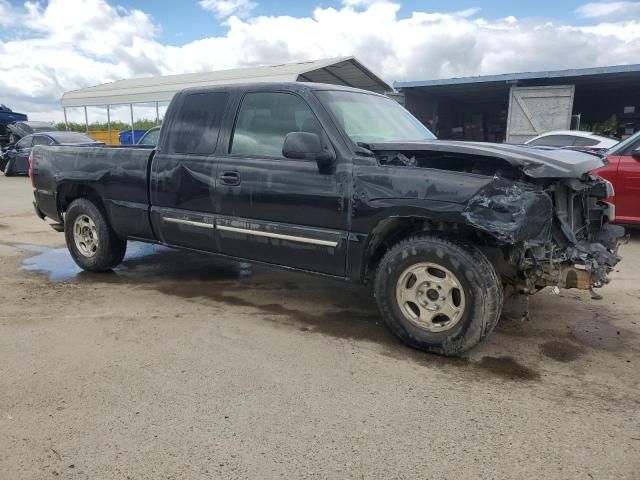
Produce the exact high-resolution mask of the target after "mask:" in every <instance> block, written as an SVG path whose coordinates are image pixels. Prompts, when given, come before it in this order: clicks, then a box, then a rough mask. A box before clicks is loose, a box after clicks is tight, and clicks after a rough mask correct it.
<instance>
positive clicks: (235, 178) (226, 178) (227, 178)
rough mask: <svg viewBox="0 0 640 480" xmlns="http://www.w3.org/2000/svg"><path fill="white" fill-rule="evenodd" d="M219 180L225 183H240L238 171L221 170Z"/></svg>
mask: <svg viewBox="0 0 640 480" xmlns="http://www.w3.org/2000/svg"><path fill="white" fill-rule="evenodd" d="M220 181H221V182H222V183H223V184H225V185H231V186H233V185H240V175H239V174H238V172H223V173H221V174H220Z"/></svg>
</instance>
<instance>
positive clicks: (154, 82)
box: [61, 57, 393, 109]
mask: <svg viewBox="0 0 640 480" xmlns="http://www.w3.org/2000/svg"><path fill="white" fill-rule="evenodd" d="M250 82H318V83H329V84H335V85H345V86H349V87H356V88H362V89H364V90H370V91H373V92H378V93H384V92H389V91H391V90H393V88H392V87H391V86H390V85H389V84H387V83H386V82H385V81H384V80H382V79H381V78H380V77H378V76H377V75H375V74H374V73H372V72H371V70H369V69H368V68H366V67H365V66H364V65H363V64H362V63H360V62H359V61H358V60H357V59H356V58H355V57H338V58H328V59H322V60H313V61H308V62H297V63H285V64H280V65H271V66H262V67H253V68H238V69H234V70H221V71H217V72H206V73H188V74H181V75H166V76H156V77H145V78H132V79H126V80H117V81H115V82H110V83H105V84H102V85H96V86H93V87H87V88H83V89H80V90H73V91H70V92H66V93H65V94H64V95H63V96H62V100H61V103H62V106H63V107H64V108H65V109H66V108H69V107H89V106H104V105H123V104H134V103H151V102H166V101H169V100H171V98H173V96H174V95H175V94H176V93H177V92H179V91H180V90H183V89H185V88H189V87H203V86H209V85H224V84H234V83H250Z"/></svg>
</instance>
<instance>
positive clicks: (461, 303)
mask: <svg viewBox="0 0 640 480" xmlns="http://www.w3.org/2000/svg"><path fill="white" fill-rule="evenodd" d="M602 162H603V161H602V160H601V159H600V158H599V157H597V156H594V155H590V154H586V153H580V152H575V151H568V150H554V149H536V148H532V147H524V146H510V145H497V144H488V143H466V142H450V141H441V140H437V139H435V137H434V136H433V134H432V133H431V132H430V131H429V130H428V129H427V128H425V127H424V126H423V125H422V124H421V123H420V122H419V121H418V120H416V119H415V118H414V117H413V116H412V115H411V114H410V113H409V112H407V111H406V110H405V109H404V108H402V107H401V106H400V105H399V104H398V103H396V102H395V101H393V100H391V99H389V98H387V97H385V96H382V95H377V94H373V93H370V92H366V91H361V90H356V89H351V88H342V87H338V86H335V85H322V84H312V83H277V84H276V83H274V84H268V83H265V84H247V85H231V86H216V87H208V88H198V89H189V90H185V91H183V92H180V93H179V94H177V95H176V96H175V97H174V99H173V101H172V102H171V105H170V107H169V110H168V111H167V115H166V118H165V121H164V124H163V126H162V130H161V133H160V138H159V141H158V145H157V148H144V147H128V148H122V147H100V148H87V147H69V146H66V147H36V148H35V149H34V150H33V154H32V156H31V176H32V182H33V186H34V188H35V192H34V194H35V204H34V205H35V208H36V212H37V214H38V215H39V216H40V217H41V218H43V219H44V218H45V217H49V218H50V219H52V220H53V222H55V223H54V224H53V226H54V228H56V229H57V230H60V231H62V230H64V232H65V236H66V242H67V246H68V248H69V251H70V253H71V255H72V256H73V258H74V260H75V261H76V262H77V263H78V265H80V266H81V267H82V268H84V269H86V270H91V271H97V272H100V271H105V270H109V269H111V268H113V267H115V266H116V265H118V264H119V263H120V262H121V261H122V259H123V257H124V255H125V250H126V245H127V240H128V239H135V240H141V241H144V242H156V243H161V244H164V245H169V246H172V247H179V248H185V249H192V250H198V251H202V252H209V253H213V254H218V255H223V256H226V257H230V258H236V259H243V260H249V261H255V262H263V263H266V264H270V265H276V266H280V267H286V268H293V269H297V270H304V271H308V272H313V273H318V274H323V275H328V276H332V277H335V278H338V279H344V280H350V281H355V282H362V283H368V282H373V283H374V292H375V293H374V294H375V298H376V300H377V303H378V306H379V308H380V311H381V313H382V316H383V318H384V320H385V321H386V323H387V324H388V326H389V328H390V329H391V330H392V331H393V332H394V333H395V334H396V335H397V336H398V337H400V338H401V339H402V340H404V341H405V342H406V343H408V344H410V345H411V346H413V347H416V348H420V349H424V350H428V351H432V352H437V353H441V354H445V355H455V354H458V353H461V352H463V351H465V350H466V349H468V348H470V347H472V346H473V345H475V344H477V343H478V342H479V341H480V340H481V339H483V338H484V337H485V336H486V335H487V334H489V333H490V332H491V330H492V329H493V328H494V326H495V325H496V323H497V321H498V318H499V316H500V313H501V309H502V305H503V296H504V291H505V289H509V291H515V292H520V293H524V294H532V293H535V292H537V291H539V290H540V289H542V288H544V287H546V286H554V287H560V288H583V289H591V288H593V287H600V286H602V285H603V284H605V283H607V281H608V279H607V275H608V273H609V272H610V271H611V269H612V268H613V266H614V265H615V264H616V263H617V262H618V260H619V258H618V257H617V255H616V250H617V244H618V238H619V237H620V236H621V235H622V234H623V231H622V230H621V229H620V228H619V227H614V226H611V225H609V223H608V221H609V220H612V217H613V215H614V212H613V207H612V206H611V205H609V204H608V203H606V201H605V199H606V198H607V197H610V196H611V195H612V194H613V191H612V188H611V185H610V184H609V183H608V182H607V181H605V180H602V179H600V178H597V177H594V176H591V175H590V174H589V172H591V171H592V170H594V169H596V168H598V167H600V166H602V165H603V163H602Z"/></svg>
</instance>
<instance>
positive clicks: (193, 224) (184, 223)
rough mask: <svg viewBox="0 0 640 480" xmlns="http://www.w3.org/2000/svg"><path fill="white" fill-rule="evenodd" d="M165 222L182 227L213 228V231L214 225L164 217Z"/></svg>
mask: <svg viewBox="0 0 640 480" xmlns="http://www.w3.org/2000/svg"><path fill="white" fill-rule="evenodd" d="M162 220H163V221H164V222H168V223H179V224H181V225H189V226H190V227H201V228H211V229H212V230H213V228H214V225H213V223H204V222H195V221H193V220H184V219H182V218H173V217H162Z"/></svg>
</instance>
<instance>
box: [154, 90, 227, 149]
mask: <svg viewBox="0 0 640 480" xmlns="http://www.w3.org/2000/svg"><path fill="white" fill-rule="evenodd" d="M228 99H229V94H228V93H227V92H208V93H191V94H189V95H187V96H186V97H185V98H184V100H183V102H182V105H181V106H180V110H179V111H178V112H177V114H176V116H175V118H174V121H173V123H172V125H171V128H170V132H169V139H168V148H167V149H168V151H169V153H187V154H189V153H190V154H196V155H209V154H212V153H213V152H214V150H215V148H216V144H217V143H218V134H219V133H220V122H221V120H222V116H223V114H224V109H225V106H226V105H227V100H228Z"/></svg>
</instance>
